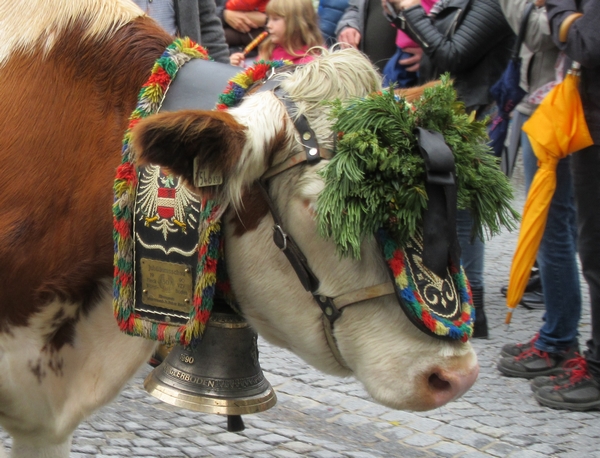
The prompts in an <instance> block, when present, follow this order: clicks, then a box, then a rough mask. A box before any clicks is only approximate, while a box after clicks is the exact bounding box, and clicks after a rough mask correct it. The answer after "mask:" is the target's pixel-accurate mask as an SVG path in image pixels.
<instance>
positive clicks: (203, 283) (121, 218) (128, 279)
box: [113, 38, 290, 346]
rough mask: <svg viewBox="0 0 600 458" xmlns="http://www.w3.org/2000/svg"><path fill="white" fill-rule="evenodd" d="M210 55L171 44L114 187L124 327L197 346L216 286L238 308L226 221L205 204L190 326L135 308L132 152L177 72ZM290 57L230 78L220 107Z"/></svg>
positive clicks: (143, 95)
mask: <svg viewBox="0 0 600 458" xmlns="http://www.w3.org/2000/svg"><path fill="white" fill-rule="evenodd" d="M196 58H199V59H205V60H207V59H209V57H208V53H207V52H206V50H205V49H204V48H202V47H201V46H199V45H198V44H196V43H194V42H193V41H192V40H190V39H189V38H179V39H177V40H175V41H174V42H173V43H172V44H171V45H169V46H168V47H167V49H166V50H165V52H164V53H163V55H162V56H161V57H160V58H159V59H158V60H157V61H156V63H155V64H154V67H153V68H152V73H151V76H150V78H149V79H148V81H147V82H146V83H145V84H144V85H143V86H142V89H141V90H140V93H139V95H138V103H137V107H136V109H135V110H134V111H133V113H132V114H131V116H130V118H129V125H128V128H127V131H126V132H125V136H124V138H123V149H122V162H121V165H120V166H119V167H118V169H117V174H116V177H115V181H114V185H113V191H114V196H115V197H114V204H113V240H114V250H115V255H114V279H113V297H114V299H113V309H114V314H115V318H116V319H117V322H118V323H119V328H120V329H121V331H123V332H125V333H126V334H130V335H135V336H142V337H145V338H148V339H152V340H157V341H160V342H164V343H166V344H175V343H178V344H181V345H184V346H189V345H194V343H195V342H196V341H197V340H198V339H199V337H201V336H202V334H203V332H204V329H205V328H206V324H207V322H208V320H209V318H210V312H211V310H212V307H213V299H214V295H215V292H216V290H218V291H219V292H220V293H221V294H222V295H223V297H224V298H226V300H227V301H228V302H229V303H230V304H231V305H232V306H233V302H234V301H233V299H232V296H233V295H232V292H231V285H230V284H229V281H228V279H227V273H226V269H225V266H224V260H223V256H222V254H223V238H222V237H221V224H220V221H219V220H217V219H216V218H215V217H214V215H216V214H217V213H218V210H219V206H218V205H217V204H216V203H215V202H212V201H206V200H204V201H203V202H202V211H201V215H200V217H201V220H202V221H204V222H205V223H204V224H205V228H204V230H203V231H202V232H201V235H200V241H199V249H198V258H199V259H198V268H197V271H196V283H195V289H194V295H193V300H192V309H191V311H190V316H189V320H188V322H187V323H186V324H185V325H174V324H169V323H166V322H155V321H152V320H149V319H145V318H143V317H141V316H140V315H139V314H138V313H136V311H135V300H134V298H135V290H134V272H133V269H134V263H133V256H134V240H133V213H134V202H135V192H136V188H137V170H136V168H135V165H134V164H133V152H132V151H131V146H130V142H131V130H132V129H133V127H134V126H135V125H136V124H137V123H138V122H139V121H140V120H141V119H142V118H145V117H147V116H150V115H151V114H154V113H157V112H158V110H159V108H160V105H161V103H162V101H163V98H164V96H165V93H166V91H167V89H168V87H169V85H170V84H171V82H172V81H173V79H174V78H175V75H176V74H177V71H178V70H179V69H180V68H181V67H182V66H183V65H184V64H185V63H186V62H188V61H190V60H191V59H196ZM289 64H290V62H288V61H283V60H279V61H271V62H265V61H259V62H257V63H256V64H255V65H254V66H253V67H250V68H248V69H246V70H245V71H243V72H241V73H240V74H238V75H236V76H235V77H233V78H232V79H230V80H229V81H228V83H227V87H226V89H225V91H224V92H223V94H221V95H220V96H219V99H218V100H219V102H218V104H217V107H216V108H217V109H218V110H226V109H228V108H229V107H232V106H235V105H237V104H238V103H239V102H240V101H241V100H242V98H243V97H244V96H245V95H246V91H247V90H248V88H249V87H251V86H252V85H253V84H254V83H256V82H257V81H260V80H262V79H264V78H265V77H266V76H267V74H268V72H269V71H270V70H271V69H272V68H279V67H282V66H284V65H289Z"/></svg>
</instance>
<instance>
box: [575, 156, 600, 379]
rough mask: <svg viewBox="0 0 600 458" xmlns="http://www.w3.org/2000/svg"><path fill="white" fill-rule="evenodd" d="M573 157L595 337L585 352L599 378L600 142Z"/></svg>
mask: <svg viewBox="0 0 600 458" xmlns="http://www.w3.org/2000/svg"><path fill="white" fill-rule="evenodd" d="M571 161H572V163H571V170H572V173H573V183H574V185H575V202H576V205H577V229H578V233H579V258H580V259H581V267H582V271H583V278H585V281H586V283H587V284H588V286H589V291H590V303H591V311H592V338H591V339H590V340H588V342H587V351H585V352H584V355H585V359H586V360H587V363H588V370H589V372H590V373H591V374H592V375H593V376H594V378H595V379H596V380H598V381H600V145H592V146H590V147H588V148H585V149H583V150H581V151H578V152H577V153H575V154H573V156H572V159H571Z"/></svg>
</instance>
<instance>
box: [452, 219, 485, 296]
mask: <svg viewBox="0 0 600 458" xmlns="http://www.w3.org/2000/svg"><path fill="white" fill-rule="evenodd" d="M472 227H473V218H471V212H470V211H469V210H458V211H457V212H456V234H457V236H458V244H459V245H460V260H461V262H462V266H463V269H464V270H465V274H466V275H467V279H468V280H469V284H470V285H471V288H473V289H483V269H484V262H483V258H484V255H485V244H484V243H483V240H481V238H479V237H473V236H472V232H471V230H472Z"/></svg>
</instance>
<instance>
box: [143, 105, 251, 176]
mask: <svg viewBox="0 0 600 458" xmlns="http://www.w3.org/2000/svg"><path fill="white" fill-rule="evenodd" d="M245 132H246V127H245V126H243V125H242V124H240V123H238V122H237V121H236V120H235V119H234V118H233V116H231V115H230V114H229V113H226V112H223V111H202V110H181V111H177V112H167V113H158V114H157V115H154V116H151V117H149V118H146V119H143V120H141V121H140V122H139V123H138V124H137V125H136V126H135V128H134V129H133V132H132V141H133V146H134V150H135V151H136V152H137V154H139V157H138V162H139V163H140V164H146V163H152V164H156V165H160V166H162V167H165V168H167V169H168V170H169V171H171V172H172V173H174V174H175V175H179V176H181V177H182V178H183V179H184V180H186V181H187V182H188V183H193V172H194V159H196V158H198V160H199V163H200V164H202V167H206V168H208V169H209V170H210V171H211V173H216V174H221V175H223V176H227V175H229V174H230V173H231V171H232V170H233V168H234V166H235V164H237V163H238V162H239V160H240V157H241V154H242V150H243V147H244V144H245V142H246V133H245Z"/></svg>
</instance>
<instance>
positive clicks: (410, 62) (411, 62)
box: [398, 48, 423, 72]
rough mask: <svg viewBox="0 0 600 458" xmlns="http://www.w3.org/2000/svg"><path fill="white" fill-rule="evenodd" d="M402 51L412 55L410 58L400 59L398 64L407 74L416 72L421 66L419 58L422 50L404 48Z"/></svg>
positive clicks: (421, 55)
mask: <svg viewBox="0 0 600 458" xmlns="http://www.w3.org/2000/svg"><path fill="white" fill-rule="evenodd" d="M402 51H404V52H405V53H408V54H412V56H411V57H407V58H406V59H400V60H399V61H398V63H399V64H400V65H402V66H404V67H406V70H407V71H409V72H418V71H419V66H420V65H421V57H423V50H422V49H421V48H404V49H403V50H402Z"/></svg>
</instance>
